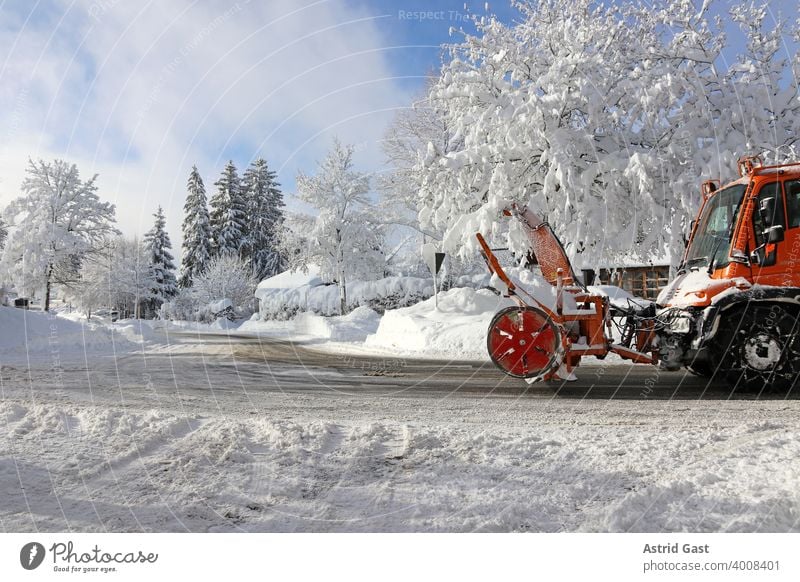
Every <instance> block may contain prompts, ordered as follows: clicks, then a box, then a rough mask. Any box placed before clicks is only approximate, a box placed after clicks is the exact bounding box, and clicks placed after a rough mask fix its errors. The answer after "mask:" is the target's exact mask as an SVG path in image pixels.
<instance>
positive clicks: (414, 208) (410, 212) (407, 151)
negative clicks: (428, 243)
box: [377, 81, 456, 240]
mask: <svg viewBox="0 0 800 582" xmlns="http://www.w3.org/2000/svg"><path fill="white" fill-rule="evenodd" d="M432 86H433V83H432V82H431V81H429V83H428V86H427V88H426V93H425V94H424V95H423V96H422V97H421V98H419V99H417V100H416V101H415V102H414V103H412V105H411V106H410V107H408V108H406V109H401V110H399V111H398V112H397V114H396V115H395V118H394V119H393V120H392V123H391V124H390V125H389V128H388V129H387V130H386V133H385V135H384V137H383V140H382V142H381V149H382V150H383V154H384V157H385V159H386V163H387V164H388V166H389V168H390V170H389V171H388V172H385V173H382V174H380V175H379V176H378V180H377V182H378V190H379V191H380V193H381V202H380V208H381V213H382V214H383V216H384V220H385V222H387V223H390V224H393V225H398V226H405V227H408V228H410V229H412V230H414V231H417V232H419V233H421V234H423V235H425V236H426V237H427V239H434V240H439V239H441V237H442V232H440V231H437V230H435V229H432V228H430V225H428V228H427V229H426V230H423V229H422V228H421V226H420V224H419V204H418V194H419V190H420V188H421V186H422V180H421V178H422V175H421V174H420V172H419V170H418V168H416V167H415V166H416V165H417V163H418V162H419V158H420V156H421V155H422V154H423V153H424V152H425V150H426V148H427V146H428V144H429V143H432V144H434V147H435V148H436V149H437V151H441V152H449V151H453V150H455V149H456V147H455V144H454V145H451V138H452V135H451V133H450V132H449V131H448V129H447V125H446V123H445V121H444V119H443V116H442V115H441V113H440V112H439V111H437V110H436V109H435V108H434V107H433V104H432V103H431V99H430V97H429V94H428V93H429V92H430V89H431V87H432Z"/></svg>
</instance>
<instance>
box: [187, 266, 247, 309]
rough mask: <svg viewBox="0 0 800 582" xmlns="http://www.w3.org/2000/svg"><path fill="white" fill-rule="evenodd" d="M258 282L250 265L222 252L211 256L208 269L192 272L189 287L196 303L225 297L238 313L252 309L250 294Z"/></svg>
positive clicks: (199, 304)
mask: <svg viewBox="0 0 800 582" xmlns="http://www.w3.org/2000/svg"><path fill="white" fill-rule="evenodd" d="M257 285H258V281H257V280H256V277H255V275H254V274H253V271H252V269H251V268H250V264H249V263H248V262H247V261H245V260H243V259H241V258H240V257H238V256H236V255H231V254H223V255H219V256H217V257H214V258H213V259H211V261H210V262H209V264H208V268H207V269H206V270H205V271H204V272H203V273H202V274H200V275H195V278H194V285H193V286H192V288H191V292H192V293H193V295H194V297H195V299H196V300H197V304H198V306H201V305H202V306H205V305H209V304H211V303H213V302H215V301H220V300H222V299H228V300H230V301H231V302H232V303H233V309H234V310H235V311H236V313H237V314H239V315H240V316H246V315H249V314H251V313H252V312H253V307H254V305H255V301H254V300H253V293H254V292H255V290H256V286H257Z"/></svg>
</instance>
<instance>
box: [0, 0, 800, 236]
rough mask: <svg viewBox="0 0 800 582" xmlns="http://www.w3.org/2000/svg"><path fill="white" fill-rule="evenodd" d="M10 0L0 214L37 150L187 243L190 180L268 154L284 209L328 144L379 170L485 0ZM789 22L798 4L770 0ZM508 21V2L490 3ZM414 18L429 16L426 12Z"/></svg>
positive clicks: (132, 229)
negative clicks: (192, 173)
mask: <svg viewBox="0 0 800 582" xmlns="http://www.w3.org/2000/svg"><path fill="white" fill-rule="evenodd" d="M467 6H468V10H467V11H466V12H465V10H464V1H463V0H457V1H447V2H425V1H423V0H401V1H399V2H390V1H388V0H270V1H259V0H238V2H223V1H210V0H171V1H169V2H163V1H162V2H156V1H155V0H144V1H143V2H125V1H121V0H58V1H56V0H54V1H39V2H33V1H26V0H11V1H10V2H8V1H7V2H3V3H0V207H1V206H3V205H5V204H6V203H7V202H8V201H9V200H10V199H11V198H13V197H15V196H16V195H18V193H19V184H20V182H21V181H22V178H23V175H24V168H25V160H26V159H27V157H28V156H32V157H43V158H53V157H61V158H65V159H68V160H70V161H74V162H75V163H77V164H78V166H79V168H80V169H81V171H82V173H83V174H84V175H87V176H88V175H91V174H93V173H98V174H99V175H100V177H99V185H100V188H101V196H102V197H103V198H105V199H107V200H111V201H113V202H114V203H116V204H117V207H118V217H119V220H120V225H121V227H122V229H123V231H125V233H126V234H139V235H140V234H141V233H143V232H144V231H145V230H147V229H148V228H149V227H150V224H151V222H152V218H151V214H152V212H153V211H154V210H155V208H156V206H157V205H159V204H160V205H162V206H164V207H165V209H166V212H167V216H168V226H169V229H170V234H171V235H172V238H173V243H174V245H175V246H176V247H177V246H178V245H179V243H180V236H179V233H180V222H181V220H182V206H183V201H184V196H185V184H186V179H187V177H188V173H189V170H190V168H191V166H192V164H197V165H198V167H199V169H200V171H201V173H202V175H203V178H204V180H205V181H206V187H207V189H208V190H209V193H210V192H211V191H212V190H213V182H214V181H215V180H216V178H217V176H218V175H219V172H220V171H221V169H222V167H223V165H224V163H225V162H226V161H227V160H228V159H229V158H232V159H233V160H234V161H235V162H236V163H237V165H239V167H240V169H243V168H244V166H246V165H247V164H248V163H249V162H250V161H251V160H252V159H254V158H256V157H259V156H261V157H264V158H266V159H267V160H268V162H269V163H270V165H271V166H272V167H273V168H274V169H276V170H278V172H279V177H280V179H281V182H282V183H283V185H284V189H285V191H286V193H287V197H288V198H289V201H290V205H291V193H292V192H293V190H294V177H295V175H296V173H297V171H298V170H303V171H305V172H313V171H314V168H315V163H316V160H319V159H320V158H321V157H323V156H324V155H325V151H326V150H327V148H328V146H329V145H330V142H331V139H332V138H333V136H334V135H337V136H339V137H340V138H341V139H342V140H343V141H346V142H350V143H353V144H354V145H355V147H356V150H357V158H356V159H357V162H358V163H359V165H360V166H361V167H362V168H363V169H364V170H370V171H380V169H381V168H382V155H381V152H380V140H381V137H382V135H383V133H384V131H385V128H386V126H387V124H388V123H389V121H390V120H391V118H392V116H393V115H394V113H395V112H396V111H397V110H398V109H399V108H403V107H407V106H408V105H409V104H410V103H411V102H412V101H413V99H414V97H415V96H416V95H418V94H419V92H420V91H421V88H422V86H423V83H424V78H425V75H427V74H429V73H431V72H432V71H435V70H436V68H437V67H438V65H439V63H440V59H441V49H440V45H441V44H442V43H446V42H453V41H458V40H459V38H460V36H459V35H458V34H455V35H453V36H451V35H450V34H449V31H450V28H451V27H454V28H456V29H457V28H459V27H462V26H463V27H465V28H467V29H468V30H469V29H470V24H469V22H468V20H467V18H466V14H467V12H469V13H474V14H479V15H481V14H484V13H485V9H484V2H471V1H467ZM771 7H772V8H773V9H775V10H783V12H784V13H786V14H794V13H793V12H792V11H793V10H796V4H795V3H794V2H789V1H788V0H787V1H780V2H778V1H775V2H772V3H771ZM490 11H492V12H494V13H496V14H498V16H500V17H501V18H502V19H504V20H510V19H512V18H513V17H514V15H515V11H514V10H513V9H511V8H510V7H509V4H508V2H492V3H490ZM420 13H428V14H425V15H424V17H423V16H422V15H420Z"/></svg>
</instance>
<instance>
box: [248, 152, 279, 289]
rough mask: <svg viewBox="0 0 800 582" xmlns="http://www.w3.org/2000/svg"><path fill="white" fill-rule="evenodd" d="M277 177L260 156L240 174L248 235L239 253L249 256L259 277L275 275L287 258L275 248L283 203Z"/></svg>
mask: <svg viewBox="0 0 800 582" xmlns="http://www.w3.org/2000/svg"><path fill="white" fill-rule="evenodd" d="M276 178H277V174H276V173H275V172H273V171H272V170H270V169H269V168H268V167H267V161H266V160H264V159H261V158H260V159H258V160H256V161H254V162H253V163H252V164H251V166H250V167H249V168H248V169H247V170H246V171H245V173H244V176H243V190H244V192H245V203H246V208H247V233H248V236H247V239H246V241H245V244H244V245H243V247H242V257H243V258H245V259H249V260H250V262H251V264H252V266H253V271H254V272H255V274H256V276H257V277H258V278H259V279H264V278H266V277H271V276H273V275H277V274H278V273H280V272H281V271H283V270H284V269H285V267H286V260H285V258H284V257H283V256H282V254H281V253H280V251H279V250H278V234H279V232H280V229H281V228H282V226H283V207H284V203H283V193H282V192H281V190H280V184H279V183H278V182H277V180H276Z"/></svg>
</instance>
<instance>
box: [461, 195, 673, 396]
mask: <svg viewBox="0 0 800 582" xmlns="http://www.w3.org/2000/svg"><path fill="white" fill-rule="evenodd" d="M504 214H506V215H507V216H513V217H515V218H516V219H517V220H519V221H520V223H521V224H522V227H523V229H524V231H525V233H526V235H527V237H528V240H529V241H530V245H531V246H530V252H531V253H532V254H533V256H534V257H535V258H536V261H537V263H538V264H539V268H540V269H541V272H542V276H543V278H544V279H545V280H546V281H547V282H548V283H549V284H550V285H552V286H553V287H554V288H555V292H556V293H555V306H554V307H555V308H554V309H551V308H550V307H548V306H546V305H544V303H543V302H542V301H540V300H538V299H537V298H536V297H534V296H533V295H531V294H530V293H528V292H527V291H525V289H524V287H523V286H522V285H518V284H516V283H515V282H514V281H513V280H512V279H511V277H509V275H508V274H507V273H506V272H505V271H504V270H503V268H502V266H501V265H500V262H499V261H498V260H497V257H496V256H495V254H494V253H493V252H492V249H491V248H490V247H489V245H488V244H487V243H486V240H485V239H484V238H483V236H482V235H481V234H480V233H478V234H477V235H476V236H477V238H478V243H479V244H480V245H481V252H482V254H483V257H484V259H485V260H486V264H487V265H488V267H489V270H490V271H491V272H492V274H493V275H495V276H497V277H498V278H499V279H500V281H501V282H502V285H501V287H505V289H504V291H505V294H506V295H507V296H508V297H510V298H511V299H512V300H514V302H516V303H517V306H516V307H508V308H506V309H504V310H502V311H500V312H499V313H498V314H497V315H496V316H495V317H494V319H493V320H492V322H491V323H490V324H489V334H488V338H487V349H488V351H489V357H490V358H491V359H492V361H493V362H494V363H495V364H496V365H497V366H498V367H499V368H500V369H501V370H503V371H504V372H506V373H507V374H509V375H510V376H514V377H516V378H524V379H525V380H527V381H528V382H536V381H539V380H551V379H561V380H574V379H575V376H574V374H573V370H574V369H575V368H576V367H577V366H578V365H579V363H580V360H581V358H582V357H583V356H596V357H598V358H601V359H602V358H604V357H606V355H607V354H608V353H609V352H615V353H617V354H619V355H620V356H622V357H623V358H626V359H630V360H633V361H635V362H643V363H655V362H656V361H657V358H658V356H657V351H656V350H655V348H654V346H653V339H654V335H653V334H652V330H651V327H652V323H650V324H648V323H647V322H646V321H645V320H644V319H641V320H637V318H636V313H635V310H633V311H631V313H629V314H628V315H629V316H630V318H632V319H631V322H630V324H631V325H630V326H629V328H630V332H632V334H631V336H630V337H629V338H628V343H627V346H626V345H616V344H614V343H613V342H612V340H611V325H612V322H611V317H610V309H609V308H610V302H609V298H608V296H606V295H600V294H595V293H591V292H589V291H588V290H587V289H586V288H585V287H584V286H583V285H582V283H581V282H580V281H579V280H578V278H577V277H576V276H575V272H574V270H573V269H572V264H571V263H570V261H569V258H568V257H567V254H566V253H565V252H564V247H563V246H561V243H560V242H559V240H558V238H557V237H556V235H555V233H553V231H552V229H551V228H550V225H549V224H547V223H546V222H543V221H542V220H541V219H540V218H539V217H538V216H537V215H536V214H535V213H534V212H532V211H531V210H529V209H527V208H518V207H517V206H512V207H511V208H508V209H506V211H505V212H504ZM634 335H635V340H636V341H635V347H634V348H631V347H630V346H631V342H632V341H633V340H634Z"/></svg>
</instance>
